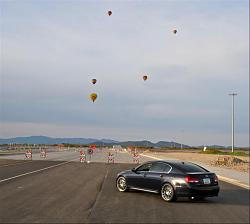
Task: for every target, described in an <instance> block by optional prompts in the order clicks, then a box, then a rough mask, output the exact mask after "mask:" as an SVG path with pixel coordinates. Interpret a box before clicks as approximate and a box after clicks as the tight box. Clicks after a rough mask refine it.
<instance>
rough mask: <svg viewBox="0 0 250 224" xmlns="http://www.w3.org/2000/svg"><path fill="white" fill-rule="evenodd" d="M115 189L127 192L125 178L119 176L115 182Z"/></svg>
mask: <svg viewBox="0 0 250 224" xmlns="http://www.w3.org/2000/svg"><path fill="white" fill-rule="evenodd" d="M116 187H117V189H118V190H119V191H126V190H127V182H126V179H125V177H123V176H120V177H118V179H117V180H116Z"/></svg>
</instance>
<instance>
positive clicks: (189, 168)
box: [176, 162, 208, 173]
mask: <svg viewBox="0 0 250 224" xmlns="http://www.w3.org/2000/svg"><path fill="white" fill-rule="evenodd" d="M176 167H177V168H178V169H180V170H181V171H183V172H185V173H196V172H208V171H207V170H206V169H204V168H202V167H200V166H198V165H195V164H193V163H185V162H184V163H179V164H178V165H177V164H176Z"/></svg>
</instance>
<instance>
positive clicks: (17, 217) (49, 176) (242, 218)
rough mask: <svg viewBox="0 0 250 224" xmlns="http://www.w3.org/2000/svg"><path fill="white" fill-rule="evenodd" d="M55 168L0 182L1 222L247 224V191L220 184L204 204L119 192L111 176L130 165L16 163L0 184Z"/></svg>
mask: <svg viewBox="0 0 250 224" xmlns="http://www.w3.org/2000/svg"><path fill="white" fill-rule="evenodd" d="M122 156H125V154H124V155H122ZM76 159H77V160H76V161H78V157H76ZM62 163H63V164H62ZM60 164H62V165H60ZM55 165H56V167H52V168H50V169H46V170H43V171H41V172H36V173H33V174H29V175H26V176H21V177H18V178H14V179H11V180H8V181H4V182H0V192H1V194H0V222H1V223H15V222H18V223H34V222H40V223H41V222H42V223H249V191H248V190H245V189H243V188H240V187H237V186H234V185H231V184H227V183H224V182H220V186H221V193H220V195H219V197H216V198H209V199H207V200H204V201H189V200H187V199H181V200H178V201H177V202H174V203H166V202H164V201H163V200H162V199H161V198H160V195H157V194H152V193H144V192H136V191H130V192H119V191H118V190H116V187H115V177H116V174H117V173H118V172H119V171H121V170H124V169H128V168H132V167H134V166H135V165H133V164H126V163H117V164H106V163H94V162H92V163H89V164H86V163H79V162H66V163H65V162H62V161H32V162H24V161H20V163H17V164H13V163H12V164H11V165H10V166H8V165H7V166H6V164H5V165H2V166H1V164H0V181H1V180H3V179H6V178H10V177H13V176H16V175H20V174H23V173H27V172H30V171H34V170H37V169H42V168H45V167H51V166H55Z"/></svg>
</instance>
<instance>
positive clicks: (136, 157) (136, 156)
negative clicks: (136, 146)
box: [133, 152, 139, 164]
mask: <svg viewBox="0 0 250 224" xmlns="http://www.w3.org/2000/svg"><path fill="white" fill-rule="evenodd" d="M133 163H136V164H139V153H137V152H135V153H133Z"/></svg>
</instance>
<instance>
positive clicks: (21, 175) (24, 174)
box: [0, 158, 78, 183]
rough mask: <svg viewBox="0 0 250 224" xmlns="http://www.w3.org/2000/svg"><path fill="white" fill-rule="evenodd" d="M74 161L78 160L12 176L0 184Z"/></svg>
mask: <svg viewBox="0 0 250 224" xmlns="http://www.w3.org/2000/svg"><path fill="white" fill-rule="evenodd" d="M74 160H78V158H76V159H72V160H70V161H67V162H63V163H59V164H56V165H53V166H48V167H45V168H42V169H39V170H34V171H31V172H28V173H23V174H20V175H17V176H14V177H9V178H6V179H3V180H0V183H2V182H5V181H8V180H12V179H15V178H18V177H23V176H26V175H29V174H33V173H37V172H41V171H43V170H47V169H51V168H54V167H57V166H61V165H64V164H66V163H69V162H71V161H74Z"/></svg>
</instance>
